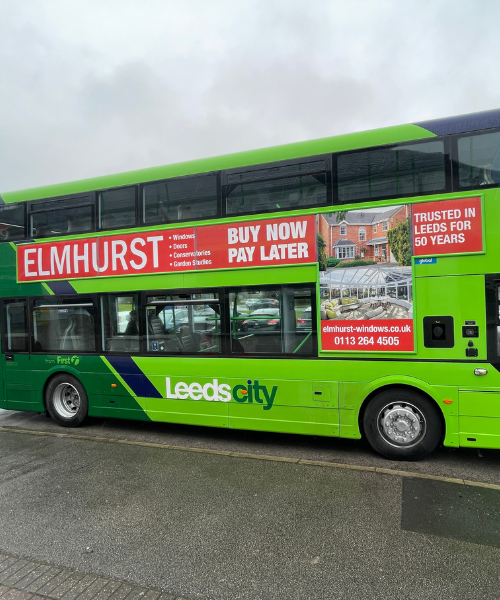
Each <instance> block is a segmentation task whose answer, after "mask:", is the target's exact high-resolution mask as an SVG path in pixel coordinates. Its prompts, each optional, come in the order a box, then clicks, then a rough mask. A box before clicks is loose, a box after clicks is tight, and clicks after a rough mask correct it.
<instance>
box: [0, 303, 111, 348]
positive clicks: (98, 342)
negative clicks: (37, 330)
mask: <svg viewBox="0 0 500 600" xmlns="http://www.w3.org/2000/svg"><path fill="white" fill-rule="evenodd" d="M100 295H101V294H67V295H66V294H60V295H56V294H54V295H53V296H31V297H29V298H28V327H29V334H28V338H29V354H35V355H37V356H40V355H43V354H47V355H52V354H60V355H63V354H64V355H67V354H78V355H79V356H80V355H85V356H96V355H100V356H104V354H105V351H104V349H103V348H102V342H101V339H100V337H99V335H98V334H99V333H100V331H101V328H102V323H101V313H100V305H99V304H98V299H99V296H100ZM54 298H57V299H58V300H59V299H61V300H74V304H80V305H81V304H82V302H81V300H82V298H91V299H92V307H93V308H94V310H95V319H94V338H95V350H91V351H90V352H87V351H84V350H78V352H71V351H66V350H42V351H38V350H35V349H34V345H35V336H34V324H33V311H34V310H35V308H36V306H35V304H36V302H39V301H43V300H46V301H47V302H50V300H54ZM53 306H54V309H55V308H57V307H61V306H64V304H54V305H53ZM70 306H71V304H70ZM3 312H4V313H5V309H4V311H3ZM4 318H5V316H4Z"/></svg>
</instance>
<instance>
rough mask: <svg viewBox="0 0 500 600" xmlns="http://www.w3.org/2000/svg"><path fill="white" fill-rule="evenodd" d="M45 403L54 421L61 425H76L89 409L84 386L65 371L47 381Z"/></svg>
mask: <svg viewBox="0 0 500 600" xmlns="http://www.w3.org/2000/svg"><path fill="white" fill-rule="evenodd" d="M45 405H46V407H47V410H48V411H49V414H50V416H51V417H52V418H53V419H54V421H55V422H56V423H58V424H59V425H62V426H63V427H78V425H81V424H82V423H83V421H84V419H85V417H86V416H87V413H88V411H89V401H88V398H87V393H86V392H85V388H84V387H83V385H82V384H81V383H80V382H79V381H78V379H76V377H73V376H72V375H68V374H66V373H60V374H59V375H56V376H55V377H54V378H53V379H51V380H50V381H49V384H48V386H47V389H46V390H45Z"/></svg>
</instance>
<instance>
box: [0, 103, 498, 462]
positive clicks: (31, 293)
mask: <svg viewBox="0 0 500 600" xmlns="http://www.w3.org/2000/svg"><path fill="white" fill-rule="evenodd" d="M499 185H500V110H494V111H488V112H484V113H477V114H472V115H464V116H459V117H451V118H446V119H438V120H433V121H427V122H421V123H416V124H410V125H402V126H397V127H388V128H384V129H378V130H374V131H368V132H364V133H354V134H351V135H340V136H335V137H329V138H325V139H320V140H315V141H309V142H301V143H296V144H290V145H285V146H279V147H274V148H267V149H264V150H258V151H249V152H242V153H238V154H232V155H228V156H221V157H216V158H210V159H204V160H197V161H191V162H184V163H179V164H174V165H170V166H165V167H158V168H151V169H144V170H139V171H133V172H129V173H122V174H119V175H112V176H109V177H98V178H95V179H88V180H84V181H77V182H73V183H67V184H58V185H52V186H46V187H41V188H35V189H29V190H23V191H18V192H8V193H2V194H1V205H0V238H1V239H0V242H1V243H0V269H1V277H0V291H1V293H0V313H1V335H2V349H1V361H0V370H1V381H2V385H1V392H0V394H1V396H0V407H1V408H5V409H14V410H27V411H35V412H40V413H42V412H47V413H48V414H49V415H50V416H51V417H52V418H53V419H54V420H55V421H56V422H57V423H59V424H60V425H62V426H77V425H79V424H81V423H82V421H83V420H84V419H85V418H86V417H87V416H96V417H117V418H127V419H136V420H146V421H163V422H170V423H184V424H194V425H205V426H212V427H227V428H239V429H247V430H259V431H270V432H285V433H294V434H312V435H321V436H330V437H342V438H351V439H358V438H361V437H362V436H364V437H366V439H367V440H368V442H369V443H370V444H371V446H372V447H373V448H374V450H376V451H377V452H379V453H381V454H382V455H384V456H386V457H388V458H394V459H403V460H404V459H417V458H421V457H423V456H425V455H426V454H428V453H429V452H431V451H432V450H433V449H435V448H436V446H437V445H438V444H440V443H443V444H444V445H445V446H450V447H478V448H500V358H499V357H500V263H499V256H500V235H498V223H499V222H500V193H499Z"/></svg>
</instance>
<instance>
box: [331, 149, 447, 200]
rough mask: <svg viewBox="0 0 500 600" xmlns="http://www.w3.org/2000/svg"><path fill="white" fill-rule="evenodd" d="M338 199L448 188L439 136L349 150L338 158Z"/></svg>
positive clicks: (394, 194) (380, 196)
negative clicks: (405, 142)
mask: <svg viewBox="0 0 500 600" xmlns="http://www.w3.org/2000/svg"><path fill="white" fill-rule="evenodd" d="M337 170H338V194H339V202H342V203H348V202H353V201H356V200H365V199H369V198H384V197H385V198H391V197H394V196H411V195H414V194H430V193H433V192H438V191H441V190H444V189H445V185H446V176H445V153H444V143H443V142H442V141H440V140H437V141H433V142H424V143H416V144H405V145H396V146H390V147H388V148H379V149H374V150H365V151H363V152H358V151H356V152H350V153H347V154H341V155H339V156H338V159H337Z"/></svg>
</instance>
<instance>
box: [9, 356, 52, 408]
mask: <svg viewBox="0 0 500 600" xmlns="http://www.w3.org/2000/svg"><path fill="white" fill-rule="evenodd" d="M11 356H13V359H14V360H12V361H10V360H9V361H7V360H6V357H5V355H2V359H3V363H4V382H5V400H6V404H7V407H8V408H9V409H12V410H35V411H36V410H43V405H42V406H40V403H39V401H38V397H37V396H38V394H37V392H36V389H37V386H36V385H34V383H35V378H34V377H33V375H32V371H31V369H32V363H31V361H30V355H29V354H13V355H11Z"/></svg>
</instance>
